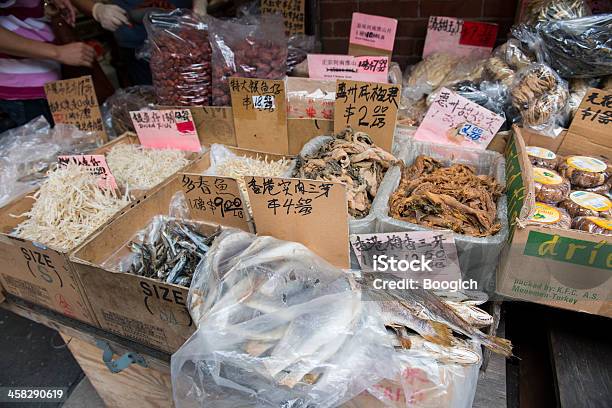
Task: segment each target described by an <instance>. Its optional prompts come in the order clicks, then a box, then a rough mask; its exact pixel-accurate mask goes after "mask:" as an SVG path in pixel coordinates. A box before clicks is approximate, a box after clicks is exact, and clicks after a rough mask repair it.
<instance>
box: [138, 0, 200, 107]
mask: <svg viewBox="0 0 612 408" xmlns="http://www.w3.org/2000/svg"><path fill="white" fill-rule="evenodd" d="M145 28H146V30H147V34H148V38H149V42H150V54H151V55H150V62H149V64H150V66H151V74H152V75H153V85H154V86H155V90H156V92H157V98H158V103H159V104H161V105H168V106H208V105H210V95H211V48H210V44H209V41H208V23H207V21H205V20H204V19H203V18H201V17H198V16H196V15H195V14H193V13H192V12H191V11H189V10H185V9H177V10H174V11H172V12H169V13H149V14H147V16H146V18H145Z"/></svg>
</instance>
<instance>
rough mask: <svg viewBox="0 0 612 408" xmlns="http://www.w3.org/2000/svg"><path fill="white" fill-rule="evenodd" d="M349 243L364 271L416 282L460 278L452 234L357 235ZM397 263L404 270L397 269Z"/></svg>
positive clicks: (448, 232)
mask: <svg viewBox="0 0 612 408" xmlns="http://www.w3.org/2000/svg"><path fill="white" fill-rule="evenodd" d="M350 240H351V247H352V248H353V251H354V253H355V255H356V257H357V260H358V262H359V265H360V266H361V269H362V270H364V271H370V272H385V273H390V274H393V275H395V276H398V277H401V278H404V277H407V278H414V279H416V280H417V281H421V280H423V279H431V280H435V281H449V280H458V279H460V278H461V271H460V269H459V258H458V257H457V248H456V246H455V239H454V238H453V233H452V231H446V230H438V231H409V232H393V233H380V234H358V235H351V237H350ZM400 260H401V261H402V262H403V263H404V264H405V265H407V266H408V267H407V268H404V267H401V268H399V267H397V265H398V262H399V261H400ZM411 262H412V263H411Z"/></svg>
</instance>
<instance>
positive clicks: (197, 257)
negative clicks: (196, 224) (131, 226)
mask: <svg viewBox="0 0 612 408" xmlns="http://www.w3.org/2000/svg"><path fill="white" fill-rule="evenodd" d="M220 233H221V229H220V228H218V229H217V230H216V231H215V232H214V233H212V234H210V235H208V236H206V235H203V234H200V233H198V232H197V231H196V230H195V229H194V228H193V227H191V226H189V225H188V224H186V223H181V222H179V221H174V220H172V221H165V222H164V223H163V226H162V228H160V229H159V230H156V231H155V232H154V233H153V236H151V237H149V238H150V239H149V240H147V242H143V243H139V242H136V241H132V242H131V243H130V245H129V248H130V251H132V252H133V253H135V254H137V258H136V259H135V260H134V261H133V262H132V264H131V265H130V267H129V270H128V272H129V273H132V274H134V275H138V276H145V277H147V278H152V279H156V280H159V281H162V282H166V283H172V284H176V285H180V286H187V287H189V285H191V279H192V278H193V273H194V271H195V269H196V267H197V266H198V264H199V263H200V261H201V260H202V259H203V258H204V257H205V256H206V254H207V253H208V250H209V249H210V245H211V244H212V242H213V240H214V239H215V238H216V237H217V236H218V235H219V234H220Z"/></svg>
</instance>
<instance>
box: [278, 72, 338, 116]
mask: <svg viewBox="0 0 612 408" xmlns="http://www.w3.org/2000/svg"><path fill="white" fill-rule="evenodd" d="M285 90H286V94H287V117H288V118H292V119H296V118H297V119H300V118H314V119H328V120H333V119H334V103H335V101H336V82H335V81H326V80H316V79H309V78H293V77H290V78H287V80H286V82H285Z"/></svg>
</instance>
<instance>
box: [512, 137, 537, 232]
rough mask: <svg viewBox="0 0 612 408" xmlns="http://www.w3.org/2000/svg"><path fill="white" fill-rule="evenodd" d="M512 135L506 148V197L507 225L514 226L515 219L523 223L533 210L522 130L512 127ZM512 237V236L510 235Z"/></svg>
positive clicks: (530, 178) (533, 191)
mask: <svg viewBox="0 0 612 408" xmlns="http://www.w3.org/2000/svg"><path fill="white" fill-rule="evenodd" d="M513 130H514V135H513V136H512V138H511V139H510V143H508V146H507V148H506V154H505V156H506V195H507V197H508V223H509V224H510V227H511V228H513V227H514V226H516V222H517V219H519V220H520V221H521V222H525V220H526V219H527V218H529V216H530V215H532V214H533V212H534V210H535V190H534V186H533V170H532V167H531V163H530V162H529V159H528V157H527V152H526V150H525V148H526V146H525V142H524V141H523V137H522V129H521V128H519V127H518V126H516V125H515V126H514V127H513ZM511 236H512V235H511Z"/></svg>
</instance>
